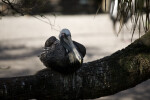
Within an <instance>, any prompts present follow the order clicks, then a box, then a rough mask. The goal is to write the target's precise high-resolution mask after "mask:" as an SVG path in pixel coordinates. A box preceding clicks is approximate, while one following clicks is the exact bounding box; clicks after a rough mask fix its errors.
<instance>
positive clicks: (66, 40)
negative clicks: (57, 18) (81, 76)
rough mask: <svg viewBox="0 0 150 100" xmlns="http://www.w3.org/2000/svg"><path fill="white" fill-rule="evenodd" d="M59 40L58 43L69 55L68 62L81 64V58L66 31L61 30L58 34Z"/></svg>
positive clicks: (69, 34)
mask: <svg viewBox="0 0 150 100" xmlns="http://www.w3.org/2000/svg"><path fill="white" fill-rule="evenodd" d="M59 39H60V43H61V44H62V45H63V47H64V48H65V49H66V52H67V53H68V54H69V60H70V62H71V63H75V62H76V60H77V61H78V62H79V63H82V57H81V55H80V53H79V51H78V50H77V48H76V46H75V45H74V43H73V42H72V39H71V33H70V31H69V30H68V29H62V30H61V31H60V34H59Z"/></svg>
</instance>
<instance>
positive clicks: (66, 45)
mask: <svg viewBox="0 0 150 100" xmlns="http://www.w3.org/2000/svg"><path fill="white" fill-rule="evenodd" d="M85 54H86V48H85V47H84V46H83V45H82V44H80V43H78V42H75V41H72V39H71V33H70V31H69V30H68V29H62V30H61V31H60V34H59V40H58V39H56V37H54V36H52V37H50V38H49V39H47V41H46V42H45V47H44V51H43V52H42V53H41V54H40V56H39V57H40V60H41V62H43V64H44V65H45V66H46V67H47V68H51V69H52V70H55V71H57V72H60V73H63V74H70V73H74V72H76V71H77V70H78V69H79V68H80V67H81V66H82V63H83V58H84V56H85Z"/></svg>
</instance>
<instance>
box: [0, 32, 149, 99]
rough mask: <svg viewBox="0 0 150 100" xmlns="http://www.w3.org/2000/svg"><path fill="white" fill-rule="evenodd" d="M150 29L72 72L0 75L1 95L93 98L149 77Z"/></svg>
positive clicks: (15, 97) (25, 97)
mask: <svg viewBox="0 0 150 100" xmlns="http://www.w3.org/2000/svg"><path fill="white" fill-rule="evenodd" d="M149 40H150V32H148V33H146V34H145V35H144V36H143V37H142V38H141V39H138V40H136V41H135V42H134V43H132V44H130V45H129V46H128V47H126V48H125V49H122V50H119V51H117V52H116V53H114V54H112V55H111V56H107V57H104V58H102V59H99V60H96V61H92V62H88V63H84V64H83V66H82V67H81V69H79V70H78V71H77V72H76V73H74V74H72V75H61V74H60V73H57V72H54V71H52V70H50V69H44V70H42V71H39V72H38V73H37V74H35V75H33V76H24V77H14V78H1V79H0V99H1V100H5V99H14V100H17V99H20V100H24V99H31V98H36V99H39V100H46V99H49V100H53V99H69V100H71V99H92V98H97V97H102V96H106V95H112V94H114V93H117V92H119V91H122V90H125V89H128V88H131V87H133V86H135V85H137V84H139V83H141V82H143V81H145V80H147V79H149V78H150V41H149Z"/></svg>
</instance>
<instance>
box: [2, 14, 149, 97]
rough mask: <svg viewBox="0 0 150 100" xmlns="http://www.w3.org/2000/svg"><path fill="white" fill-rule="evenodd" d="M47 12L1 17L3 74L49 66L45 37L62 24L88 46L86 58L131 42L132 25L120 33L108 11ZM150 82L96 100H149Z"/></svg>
mask: <svg viewBox="0 0 150 100" xmlns="http://www.w3.org/2000/svg"><path fill="white" fill-rule="evenodd" d="M45 16H46V18H45V17H39V16H35V17H36V18H35V17H31V16H22V17H18V16H16V17H3V18H2V19H1V20H0V77H1V78H2V77H14V76H24V75H32V74H35V73H36V72H37V71H39V70H41V69H43V68H45V67H44V65H43V64H42V63H41V62H40V60H39V58H38V55H39V54H40V52H41V51H42V48H43V45H44V42H45V40H46V39H47V38H49V37H50V36H56V37H58V35H59V31H60V30H61V29H62V28H68V29H69V30H70V31H71V33H72V39H73V40H75V41H78V42H80V43H82V44H84V45H85V47H86V48H87V55H86V56H85V58H84V62H88V61H93V60H96V59H100V58H102V57H104V56H108V55H110V54H112V53H114V52H115V51H117V50H120V49H122V48H124V47H126V46H127V45H129V44H130V43H131V41H130V39H131V34H130V31H129V29H127V28H123V30H124V31H122V32H121V33H122V34H120V35H119V37H117V36H116V35H115V34H114V30H113V27H112V22H111V20H110V18H109V16H108V15H107V14H103V15H97V16H96V17H94V16H95V15H74V16H68V15H66V16H56V17H55V16H53V15H45ZM37 18H40V19H37ZM41 20H43V21H41ZM47 23H49V24H47ZM50 24H51V25H50ZM125 34H126V35H125ZM135 38H136V36H135ZM149 83H150V80H148V81H146V82H143V83H142V84H140V85H138V86H136V87H134V88H132V89H128V90H125V91H122V92H120V93H117V94H115V95H112V96H107V97H102V98H98V99H95V100H149V98H150V95H149V94H150V86H149Z"/></svg>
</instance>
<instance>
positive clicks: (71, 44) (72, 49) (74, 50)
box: [64, 36, 82, 63]
mask: <svg viewBox="0 0 150 100" xmlns="http://www.w3.org/2000/svg"><path fill="white" fill-rule="evenodd" d="M64 41H65V42H66V43H67V45H68V46H69V48H70V49H71V51H72V52H73V53H74V55H75V57H76V59H77V60H78V61H79V62H80V63H82V58H81V55H80V53H79V51H78V50H77V48H76V46H75V45H74V43H73V42H72V39H71V37H70V36H68V37H67V39H65V40H64Z"/></svg>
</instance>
